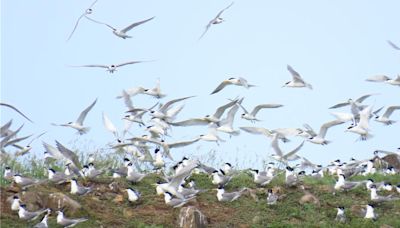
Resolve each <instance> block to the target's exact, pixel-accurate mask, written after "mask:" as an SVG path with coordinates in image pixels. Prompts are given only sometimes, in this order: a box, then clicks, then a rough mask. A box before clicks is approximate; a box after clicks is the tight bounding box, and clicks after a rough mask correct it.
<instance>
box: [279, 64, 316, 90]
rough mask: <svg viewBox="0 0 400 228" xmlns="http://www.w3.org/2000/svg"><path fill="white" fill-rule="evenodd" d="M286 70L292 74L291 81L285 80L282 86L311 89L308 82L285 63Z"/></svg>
mask: <svg viewBox="0 0 400 228" xmlns="http://www.w3.org/2000/svg"><path fill="white" fill-rule="evenodd" d="M287 70H288V71H289V72H290V74H292V81H288V82H286V83H285V84H284V85H283V86H282V87H292V88H301V87H307V88H309V89H312V86H311V84H308V83H306V82H305V81H304V79H303V78H301V76H300V74H299V73H297V72H296V71H295V70H294V69H293V68H292V67H291V66H290V65H287Z"/></svg>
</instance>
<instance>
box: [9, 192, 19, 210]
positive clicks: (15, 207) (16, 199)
mask: <svg viewBox="0 0 400 228" xmlns="http://www.w3.org/2000/svg"><path fill="white" fill-rule="evenodd" d="M20 205H21V200H20V199H19V197H18V196H17V195H14V196H13V200H12V202H11V210H12V211H18V210H19V206H20Z"/></svg>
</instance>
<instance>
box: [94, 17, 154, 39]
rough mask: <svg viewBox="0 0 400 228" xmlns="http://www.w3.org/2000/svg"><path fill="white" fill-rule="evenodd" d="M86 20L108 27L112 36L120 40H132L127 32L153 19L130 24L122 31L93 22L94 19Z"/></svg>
mask: <svg viewBox="0 0 400 228" xmlns="http://www.w3.org/2000/svg"><path fill="white" fill-rule="evenodd" d="M87 18H88V19H89V20H91V21H93V22H95V23H98V24H103V25H105V26H107V27H109V28H110V29H111V30H112V31H113V33H114V35H116V36H118V37H120V38H122V39H126V38H132V37H131V36H129V35H127V34H126V33H127V32H129V30H131V29H133V28H134V27H136V26H139V25H141V24H144V23H146V22H148V21H151V20H153V19H154V17H151V18H149V19H146V20H143V21H138V22H135V23H132V24H130V25H129V26H127V27H125V28H123V29H121V30H118V29H117V28H114V27H113V26H111V25H109V24H106V23H103V22H100V21H97V20H94V19H92V18H89V17H87Z"/></svg>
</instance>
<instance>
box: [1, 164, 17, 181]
mask: <svg viewBox="0 0 400 228" xmlns="http://www.w3.org/2000/svg"><path fill="white" fill-rule="evenodd" d="M15 174H16V173H14V172H13V171H12V170H11V167H9V166H6V167H5V168H4V174H3V178H4V179H6V180H9V181H10V180H13V177H14V175H15Z"/></svg>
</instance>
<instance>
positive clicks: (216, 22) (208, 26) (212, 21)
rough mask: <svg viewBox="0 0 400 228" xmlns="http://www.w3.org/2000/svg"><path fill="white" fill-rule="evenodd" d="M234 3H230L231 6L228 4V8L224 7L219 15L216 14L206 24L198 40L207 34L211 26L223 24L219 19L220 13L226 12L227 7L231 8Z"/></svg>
mask: <svg viewBox="0 0 400 228" xmlns="http://www.w3.org/2000/svg"><path fill="white" fill-rule="evenodd" d="M233 3H234V2H232V3H231V4H229V6H227V7H225V8H224V9H222V10H221V11H219V13H218V14H217V16H215V17H214V18H213V19H212V20H211V21H210V22H208V24H207V25H206V29H205V31H204V32H203V34H201V36H200V38H199V40H200V39H201V38H202V37H203V36H204V35H205V34H206V33H207V31H208V29H209V28H210V27H211V25H217V24H220V23H222V22H224V19H223V18H222V17H221V15H222V13H223V12H224V11H225V10H227V9H228V8H229V7H231V6H232V5H233Z"/></svg>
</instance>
